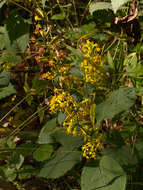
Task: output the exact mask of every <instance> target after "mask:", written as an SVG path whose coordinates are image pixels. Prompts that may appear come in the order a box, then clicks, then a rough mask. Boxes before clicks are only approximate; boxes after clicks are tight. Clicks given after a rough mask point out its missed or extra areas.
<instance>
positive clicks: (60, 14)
mask: <svg viewBox="0 0 143 190" xmlns="http://www.w3.org/2000/svg"><path fill="white" fill-rule="evenodd" d="M65 17H66V15H65V13H64V12H62V13H59V14H55V15H53V16H52V17H51V19H52V20H64V19H65Z"/></svg>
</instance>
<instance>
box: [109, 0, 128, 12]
mask: <svg viewBox="0 0 143 190" xmlns="http://www.w3.org/2000/svg"><path fill="white" fill-rule="evenodd" d="M129 1H131V0H111V4H112V8H113V11H114V13H116V12H117V10H118V9H119V8H120V7H121V6H122V5H123V4H125V3H127V2H129Z"/></svg>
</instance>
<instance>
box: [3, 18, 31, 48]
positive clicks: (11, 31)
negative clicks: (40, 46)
mask: <svg viewBox="0 0 143 190" xmlns="http://www.w3.org/2000/svg"><path fill="white" fill-rule="evenodd" d="M6 29H7V31H8V36H9V39H10V41H11V44H12V45H13V48H15V49H17V50H21V51H25V49H26V47H27V45H28V42H29V24H28V22H27V21H26V20H24V19H23V18H22V17H21V16H20V15H17V14H13V15H12V16H11V17H10V19H8V22H7V24H6Z"/></svg>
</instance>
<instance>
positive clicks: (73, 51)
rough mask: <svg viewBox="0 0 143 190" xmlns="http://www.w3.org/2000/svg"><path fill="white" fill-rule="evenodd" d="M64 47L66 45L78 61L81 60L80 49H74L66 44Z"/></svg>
mask: <svg viewBox="0 0 143 190" xmlns="http://www.w3.org/2000/svg"><path fill="white" fill-rule="evenodd" d="M66 47H67V49H69V50H70V51H71V52H72V53H73V55H74V56H75V57H76V59H77V60H78V61H80V62H81V61H82V58H83V55H82V53H81V51H80V50H78V49H75V48H73V47H71V46H68V45H66Z"/></svg>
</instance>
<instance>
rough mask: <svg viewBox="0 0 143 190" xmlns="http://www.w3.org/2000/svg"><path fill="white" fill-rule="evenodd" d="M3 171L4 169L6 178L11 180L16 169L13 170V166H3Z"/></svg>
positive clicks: (14, 176)
mask: <svg viewBox="0 0 143 190" xmlns="http://www.w3.org/2000/svg"><path fill="white" fill-rule="evenodd" d="M3 171H4V174H5V178H6V179H7V180H8V181H13V180H15V178H16V176H17V175H16V171H15V168H9V167H3Z"/></svg>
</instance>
